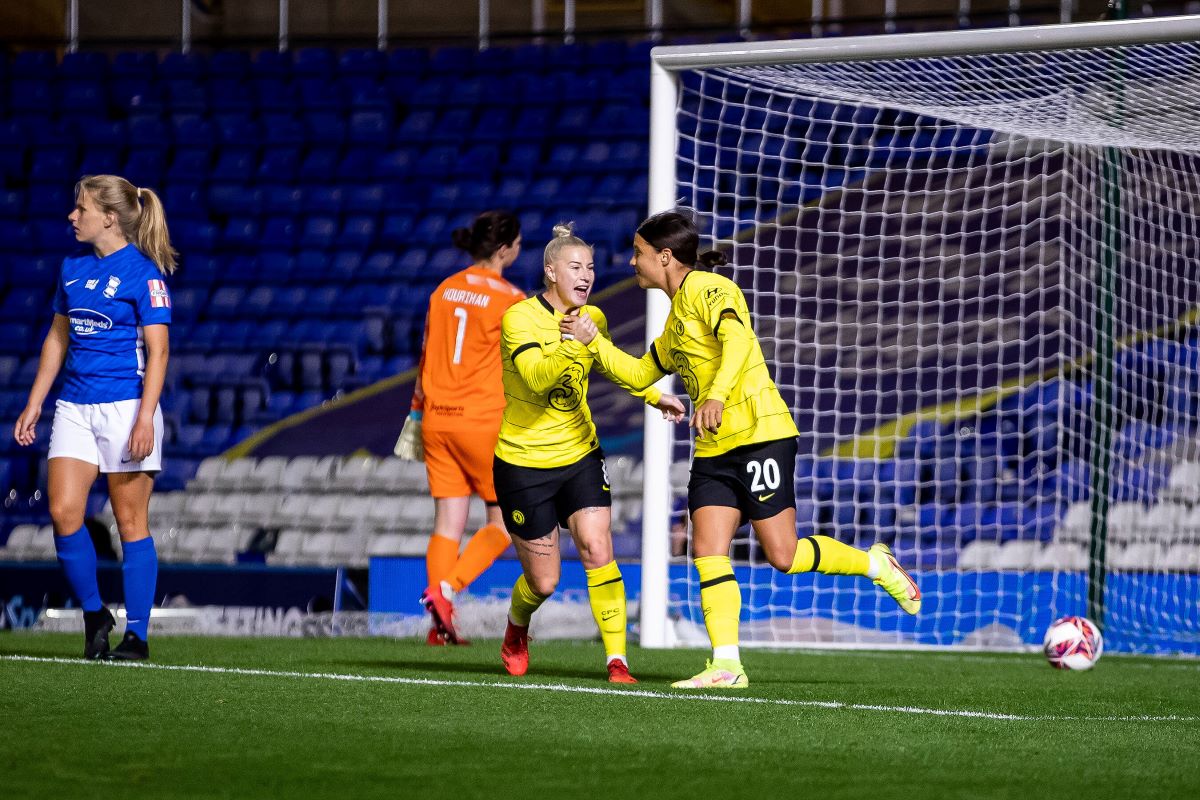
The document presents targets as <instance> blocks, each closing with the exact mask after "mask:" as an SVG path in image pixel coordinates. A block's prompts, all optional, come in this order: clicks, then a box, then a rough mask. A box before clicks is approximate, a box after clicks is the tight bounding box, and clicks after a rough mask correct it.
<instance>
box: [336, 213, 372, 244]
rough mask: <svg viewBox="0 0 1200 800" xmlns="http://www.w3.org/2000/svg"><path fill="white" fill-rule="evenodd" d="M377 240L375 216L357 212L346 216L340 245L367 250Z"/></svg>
mask: <svg viewBox="0 0 1200 800" xmlns="http://www.w3.org/2000/svg"><path fill="white" fill-rule="evenodd" d="M374 240H375V217H373V216H368V215H364V214H357V215H353V216H348V217H346V221H345V222H344V223H343V224H342V230H341V233H340V234H338V237H337V242H338V245H339V246H340V247H347V248H357V249H359V250H366V249H367V248H369V247H370V246H371V244H372V243H373V242H374Z"/></svg>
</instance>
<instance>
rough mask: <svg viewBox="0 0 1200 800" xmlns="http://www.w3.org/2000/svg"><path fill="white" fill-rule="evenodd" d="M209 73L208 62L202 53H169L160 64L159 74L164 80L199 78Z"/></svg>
mask: <svg viewBox="0 0 1200 800" xmlns="http://www.w3.org/2000/svg"><path fill="white" fill-rule="evenodd" d="M207 73H208V63H207V61H206V59H205V58H204V56H203V55H201V54H200V53H182V52H178V51H174V52H170V53H167V54H166V55H165V56H163V59H162V62H161V63H160V64H159V65H158V75H159V76H160V77H161V78H162V79H164V80H176V79H192V80H194V79H197V78H203V77H204V76H205V75H206V74H207Z"/></svg>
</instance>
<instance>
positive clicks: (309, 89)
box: [297, 78, 346, 112]
mask: <svg viewBox="0 0 1200 800" xmlns="http://www.w3.org/2000/svg"><path fill="white" fill-rule="evenodd" d="M297 85H298V87H299V90H300V106H301V108H302V109H303V110H305V111H308V112H312V111H337V112H340V111H341V110H342V109H343V108H344V107H345V105H346V98H345V97H343V96H342V93H341V92H340V91H339V90H338V89H339V87H338V84H337V83H335V82H334V81H331V80H326V79H324V78H301V79H300V80H298V81H297Z"/></svg>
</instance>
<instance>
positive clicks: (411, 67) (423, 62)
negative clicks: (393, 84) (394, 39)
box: [387, 47, 429, 77]
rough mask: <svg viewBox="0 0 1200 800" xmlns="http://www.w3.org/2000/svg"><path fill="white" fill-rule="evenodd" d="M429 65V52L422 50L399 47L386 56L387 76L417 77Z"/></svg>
mask: <svg viewBox="0 0 1200 800" xmlns="http://www.w3.org/2000/svg"><path fill="white" fill-rule="evenodd" d="M428 65H429V51H428V50H426V49H424V48H416V47H399V48H396V49H395V50H392V51H391V52H389V53H388V55H387V74H388V75H393V76H395V75H407V76H414V77H415V76H418V75H421V74H422V73H424V72H425V70H426V69H427V67H428Z"/></svg>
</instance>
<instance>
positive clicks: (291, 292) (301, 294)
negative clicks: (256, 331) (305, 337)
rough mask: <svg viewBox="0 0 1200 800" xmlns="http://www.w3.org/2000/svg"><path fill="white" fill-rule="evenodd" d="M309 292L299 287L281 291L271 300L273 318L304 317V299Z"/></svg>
mask: <svg viewBox="0 0 1200 800" xmlns="http://www.w3.org/2000/svg"><path fill="white" fill-rule="evenodd" d="M306 296H307V291H306V290H305V289H303V288H301V287H298V286H292V287H288V288H285V289H279V290H278V291H276V292H275V297H274V298H272V300H271V316H273V317H303V316H304V315H305V313H306V312H305V308H304V299H305V297H306Z"/></svg>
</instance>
